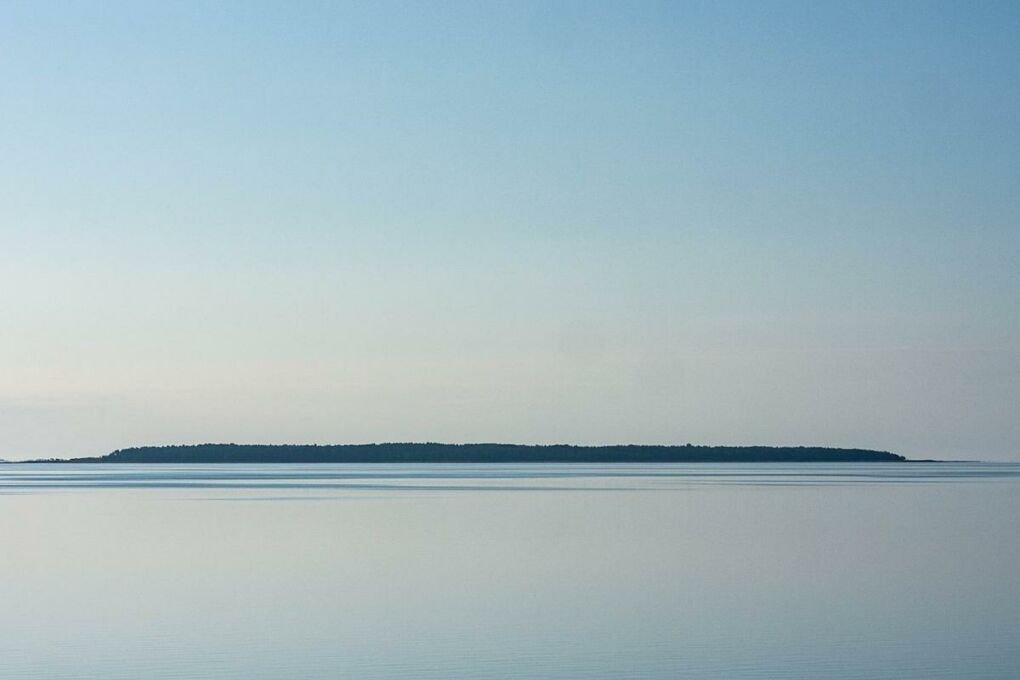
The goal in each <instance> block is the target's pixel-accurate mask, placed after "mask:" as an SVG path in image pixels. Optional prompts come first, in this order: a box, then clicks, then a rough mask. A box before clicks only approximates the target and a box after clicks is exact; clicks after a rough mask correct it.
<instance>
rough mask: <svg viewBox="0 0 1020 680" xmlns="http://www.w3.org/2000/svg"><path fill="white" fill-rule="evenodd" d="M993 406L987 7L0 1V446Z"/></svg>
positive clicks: (766, 424) (916, 435)
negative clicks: (0, 4)
mask: <svg viewBox="0 0 1020 680" xmlns="http://www.w3.org/2000/svg"><path fill="white" fill-rule="evenodd" d="M843 5H846V6H843ZM1018 413H1020V5H1017V4H1016V3H1008V2H1004V3H976V2H960V3H951V4H943V3H936V2H919V3H907V2H897V3H888V2H881V3H875V4H865V3H857V2H854V3H818V2H809V3H803V4H800V3H773V4H768V3H759V2H749V3H680V2H663V3H653V2H637V3H635V2H619V3H612V4H599V3H594V2H589V1H585V2H577V3H546V2H542V3H534V4H529V3H524V2H509V3H506V2H504V3H492V4H488V3H481V2H477V1H471V2H464V3H442V4H440V3H417V2H415V3H393V4H389V3H383V2H377V1H373V2H367V3H363V4H358V5H346V4H341V3H334V2H321V3H309V2H279V3H273V4H269V3H256V2H237V3H229V2H218V3H205V2H201V3H198V2H196V3H163V2H160V3H155V2H153V3H148V4H147V3H141V2H133V3H123V4H121V3H112V2H111V3H106V2H104V3H95V2H82V3H74V2H61V3H44V2H39V1H31V2H24V3H12V2H6V3H4V4H3V6H2V8H0V457H6V458H23V457H36V456H65V455H83V454H102V453H105V452H107V451H109V450H111V449H114V448H117V447H122V446H129V445H135V444H159V443H190V442H202V441H236V442H320V443H325V442H363V441H405V440H415V441H421V440H441V441H451V442H467V441H512V442H571V443H617V442H636V443H686V442H688V441H690V442H696V443H719V444H722V443H726V444H741V443H764V444H821V445H839V446H862V447H874V448H882V449H889V450H894V451H896V452H898V453H903V454H906V455H910V456H940V457H945V456H950V457H958V458H1020V417H1018Z"/></svg>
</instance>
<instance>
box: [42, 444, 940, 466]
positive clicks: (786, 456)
mask: <svg viewBox="0 0 1020 680" xmlns="http://www.w3.org/2000/svg"><path fill="white" fill-rule="evenodd" d="M22 462H25V463H830V462H831V463H856V462H872V463H873V462H934V461H909V460H908V459H907V458H905V457H904V456H900V455H898V454H895V453H890V452H888V451H877V450H873V449H848V448H830V447H821V446H695V445H691V444H687V445H682V446H666V445H662V446H654V445H642V444H622V445H609V446H574V445H569V444H550V445H528V444H440V443H383V444H327V445H315V444H309V445H304V444H194V445H179V446H139V447H131V448H125V449H119V450H117V451H114V452H112V453H109V454H107V455H105V456H98V457H86V458H68V459H47V460H33V461H22Z"/></svg>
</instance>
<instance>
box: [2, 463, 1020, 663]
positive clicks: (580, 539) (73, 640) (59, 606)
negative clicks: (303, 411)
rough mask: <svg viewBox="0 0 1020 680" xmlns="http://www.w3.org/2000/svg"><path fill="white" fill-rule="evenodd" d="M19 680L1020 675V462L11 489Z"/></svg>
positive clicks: (102, 473)
mask: <svg viewBox="0 0 1020 680" xmlns="http://www.w3.org/2000/svg"><path fill="white" fill-rule="evenodd" d="M0 677H2V678H4V679H5V680H14V679H17V678H26V679H27V678H31V679H39V678H47V679H51V678H56V679H59V678H75V679H78V678H103V679H108V678H125V679H126V678H131V679H132V680H134V679H136V678H157V679H158V678H217V679H218V678H286V677H300V678H364V679H367V680H373V679H379V678H405V677H419V678H507V677H536V678H656V679H658V678H720V679H721V678H726V679H731V678H737V679H739V678H821V677H825V678H936V677H944V678H1017V677H1020V465H1017V464H938V465H923V464H899V463H886V464H879V465H867V464H861V465H853V466H846V465H825V464H821V465H819V464H811V465H804V464H780V465H756V466H748V465H601V466H589V465H542V466H535V465H499V466H478V465H431V466H430V465H374V466H345V465H309V466H296V465H295V466H280V465H275V466H274V465H236V466H234V465H220V466H131V465H120V466H100V465H90V466H73V465H35V466H29V465H4V466H0Z"/></svg>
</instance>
